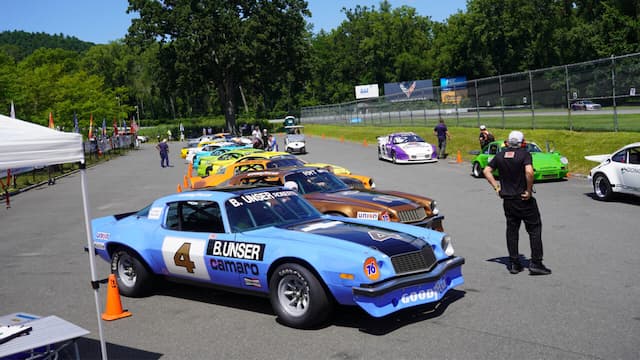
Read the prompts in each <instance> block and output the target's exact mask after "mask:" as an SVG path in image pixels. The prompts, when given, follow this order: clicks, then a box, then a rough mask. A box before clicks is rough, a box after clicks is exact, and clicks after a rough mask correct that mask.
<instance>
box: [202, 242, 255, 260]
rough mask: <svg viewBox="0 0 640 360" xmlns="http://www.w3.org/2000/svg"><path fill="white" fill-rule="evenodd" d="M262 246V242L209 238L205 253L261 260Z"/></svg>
mask: <svg viewBox="0 0 640 360" xmlns="http://www.w3.org/2000/svg"><path fill="white" fill-rule="evenodd" d="M264 248H265V245H264V244H254V243H244V242H235V241H224V240H210V241H209V245H208V246H207V255H213V256H221V257H227V258H234V259H243V260H257V261H262V258H263V256H264Z"/></svg>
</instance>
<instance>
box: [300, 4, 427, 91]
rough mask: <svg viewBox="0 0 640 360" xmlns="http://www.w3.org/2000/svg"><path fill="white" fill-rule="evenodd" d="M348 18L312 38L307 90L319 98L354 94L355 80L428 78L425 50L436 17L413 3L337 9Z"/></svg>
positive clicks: (356, 82)
mask: <svg viewBox="0 0 640 360" xmlns="http://www.w3.org/2000/svg"><path fill="white" fill-rule="evenodd" d="M342 11H343V12H344V13H345V15H346V17H347V20H345V21H343V22H342V24H340V25H339V26H338V28H336V29H334V30H332V31H331V32H330V33H326V32H324V31H322V32H320V33H319V34H317V35H316V36H315V37H314V38H313V40H312V44H313V52H312V54H313V62H312V69H313V75H312V81H311V82H310V83H309V86H308V88H307V92H308V93H310V94H312V95H313V97H314V98H316V99H317V101H318V102H320V103H326V102H338V101H349V100H353V97H354V94H353V91H354V86H355V85H361V84H371V83H374V84H383V83H386V82H398V81H408V80H417V79H430V78H431V75H432V73H433V71H434V68H433V62H432V61H431V60H430V59H429V57H428V53H429V50H430V49H431V47H432V46H433V40H434V39H433V37H434V26H435V23H434V22H433V21H431V20H430V19H429V18H428V17H422V16H418V15H417V14H416V12H415V9H414V8H412V7H408V6H402V7H399V8H396V9H392V8H391V4H390V3H389V2H388V1H382V2H380V5H379V9H376V7H375V6H374V7H371V8H370V7H367V6H356V7H355V8H354V9H346V8H343V10H342Z"/></svg>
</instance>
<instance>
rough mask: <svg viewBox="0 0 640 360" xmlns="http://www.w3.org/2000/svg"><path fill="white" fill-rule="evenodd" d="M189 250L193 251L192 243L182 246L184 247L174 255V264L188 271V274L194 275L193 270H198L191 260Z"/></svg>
mask: <svg viewBox="0 0 640 360" xmlns="http://www.w3.org/2000/svg"><path fill="white" fill-rule="evenodd" d="M189 250H191V243H188V242H186V243H184V244H182V246H180V248H178V250H177V251H176V253H175V254H174V255H173V262H174V263H175V264H176V266H182V267H184V268H185V269H187V272H189V273H190V274H193V269H195V268H196V264H195V263H194V262H193V261H191V258H190V257H189Z"/></svg>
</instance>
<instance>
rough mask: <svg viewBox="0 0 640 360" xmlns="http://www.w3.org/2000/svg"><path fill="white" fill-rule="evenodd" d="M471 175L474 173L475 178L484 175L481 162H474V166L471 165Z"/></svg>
mask: <svg viewBox="0 0 640 360" xmlns="http://www.w3.org/2000/svg"><path fill="white" fill-rule="evenodd" d="M471 175H473V177H475V178H481V177H483V176H484V174H482V169H481V168H480V163H479V162H477V161H476V162H474V163H473V166H472V167H471Z"/></svg>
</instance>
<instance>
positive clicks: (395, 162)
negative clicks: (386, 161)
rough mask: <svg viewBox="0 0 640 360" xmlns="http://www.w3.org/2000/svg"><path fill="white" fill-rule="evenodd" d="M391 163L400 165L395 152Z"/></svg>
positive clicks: (392, 154)
mask: <svg viewBox="0 0 640 360" xmlns="http://www.w3.org/2000/svg"><path fill="white" fill-rule="evenodd" d="M391 162H392V163H394V164H397V163H398V160H397V159H396V152H395V151H392V152H391Z"/></svg>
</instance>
